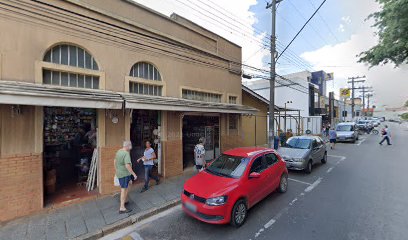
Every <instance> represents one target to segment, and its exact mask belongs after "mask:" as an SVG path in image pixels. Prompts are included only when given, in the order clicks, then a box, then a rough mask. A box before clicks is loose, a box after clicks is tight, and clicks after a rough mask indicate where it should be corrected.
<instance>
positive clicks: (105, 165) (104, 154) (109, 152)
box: [99, 146, 121, 194]
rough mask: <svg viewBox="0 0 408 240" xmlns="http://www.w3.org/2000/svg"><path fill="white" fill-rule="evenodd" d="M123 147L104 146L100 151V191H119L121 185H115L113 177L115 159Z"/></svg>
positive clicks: (106, 192)
mask: <svg viewBox="0 0 408 240" xmlns="http://www.w3.org/2000/svg"><path fill="white" fill-rule="evenodd" d="M120 148H121V147H119V146H118V147H102V148H100V151H99V158H100V175H99V176H100V178H101V179H100V180H99V183H100V186H99V187H100V188H99V189H100V193H101V194H111V193H114V192H118V191H119V190H120V189H119V187H115V186H114V185H113V177H114V176H115V167H114V159H115V155H116V152H117V151H118V150H119V149H120Z"/></svg>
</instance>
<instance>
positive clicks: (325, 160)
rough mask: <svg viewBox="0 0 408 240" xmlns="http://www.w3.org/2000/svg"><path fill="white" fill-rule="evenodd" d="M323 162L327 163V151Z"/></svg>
mask: <svg viewBox="0 0 408 240" xmlns="http://www.w3.org/2000/svg"><path fill="white" fill-rule="evenodd" d="M322 163H323V164H325V163H327V152H325V153H324V156H323V159H322Z"/></svg>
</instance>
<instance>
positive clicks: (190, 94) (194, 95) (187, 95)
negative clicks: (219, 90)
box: [181, 89, 221, 103]
mask: <svg viewBox="0 0 408 240" xmlns="http://www.w3.org/2000/svg"><path fill="white" fill-rule="evenodd" d="M181 96H182V98H184V99H188V100H196V101H203V102H217V103H219V102H221V95H220V94H214V93H206V92H199V91H193V90H188V89H183V90H182V95H181Z"/></svg>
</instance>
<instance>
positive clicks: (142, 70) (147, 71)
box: [130, 62, 162, 81]
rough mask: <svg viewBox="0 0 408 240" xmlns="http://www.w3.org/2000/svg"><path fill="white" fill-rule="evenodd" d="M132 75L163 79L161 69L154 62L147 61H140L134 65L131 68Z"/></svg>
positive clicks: (157, 79)
mask: <svg viewBox="0 0 408 240" xmlns="http://www.w3.org/2000/svg"><path fill="white" fill-rule="evenodd" d="M130 76H131V77H137V78H143V79H148V80H155V81H161V80H162V78H161V76H160V73H159V70H157V68H156V67H155V66H153V65H152V64H150V63H146V62H139V63H136V64H135V65H133V67H132V69H131V70H130Z"/></svg>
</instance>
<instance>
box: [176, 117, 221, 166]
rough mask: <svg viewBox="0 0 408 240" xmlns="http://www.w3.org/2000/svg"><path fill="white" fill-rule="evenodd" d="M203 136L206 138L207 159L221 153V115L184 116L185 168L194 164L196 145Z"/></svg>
mask: <svg viewBox="0 0 408 240" xmlns="http://www.w3.org/2000/svg"><path fill="white" fill-rule="evenodd" d="M201 137H204V138H205V144H204V147H205V160H206V161H210V160H212V159H214V158H216V157H218V156H219V155H220V119H219V116H195V115H186V116H184V118H183V168H186V167H191V166H194V164H195V161H194V147H195V145H196V144H197V143H198V141H199V139H200V138H201Z"/></svg>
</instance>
